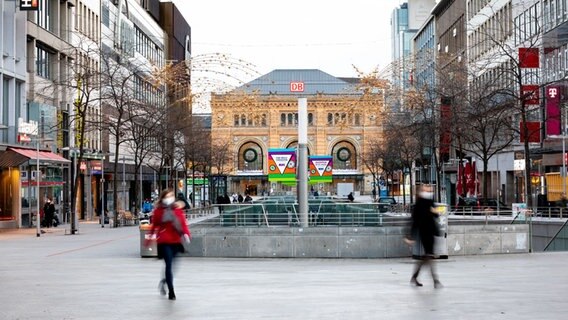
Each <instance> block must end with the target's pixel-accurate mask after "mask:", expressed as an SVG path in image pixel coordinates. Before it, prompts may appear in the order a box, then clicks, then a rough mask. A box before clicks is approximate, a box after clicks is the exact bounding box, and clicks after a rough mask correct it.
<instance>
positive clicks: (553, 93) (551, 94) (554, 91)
mask: <svg viewBox="0 0 568 320" xmlns="http://www.w3.org/2000/svg"><path fill="white" fill-rule="evenodd" d="M546 95H547V96H548V98H550V99H558V98H560V90H559V89H558V87H548V88H546Z"/></svg>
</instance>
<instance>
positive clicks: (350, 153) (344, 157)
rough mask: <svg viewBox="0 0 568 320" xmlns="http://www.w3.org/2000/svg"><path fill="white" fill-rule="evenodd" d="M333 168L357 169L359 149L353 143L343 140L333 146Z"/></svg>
mask: <svg viewBox="0 0 568 320" xmlns="http://www.w3.org/2000/svg"><path fill="white" fill-rule="evenodd" d="M331 154H332V156H333V169H343V170H356V169H357V151H356V150H355V147H354V146H353V144H351V143H350V142H347V141H341V142H339V143H337V144H336V145H335V146H333V150H332V153H331Z"/></svg>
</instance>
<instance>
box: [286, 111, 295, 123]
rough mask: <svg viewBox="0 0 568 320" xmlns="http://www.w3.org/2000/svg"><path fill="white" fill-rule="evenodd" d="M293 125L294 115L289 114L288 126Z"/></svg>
mask: <svg viewBox="0 0 568 320" xmlns="http://www.w3.org/2000/svg"><path fill="white" fill-rule="evenodd" d="M293 123H294V114H293V113H288V122H287V123H286V125H288V126H291V125H292V124H293Z"/></svg>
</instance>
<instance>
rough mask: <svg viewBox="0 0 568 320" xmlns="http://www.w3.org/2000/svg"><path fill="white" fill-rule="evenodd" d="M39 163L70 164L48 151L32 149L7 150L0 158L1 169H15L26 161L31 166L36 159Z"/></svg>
mask: <svg viewBox="0 0 568 320" xmlns="http://www.w3.org/2000/svg"><path fill="white" fill-rule="evenodd" d="M38 158H39V161H40V163H42V162H43V163H46V162H47V163H58V164H61V163H70V162H71V161H69V160H67V159H65V158H63V157H62V156H60V155H58V154H55V153H53V152H49V151H42V150H40V151H39V157H38V152H37V151H36V150H33V149H20V148H8V149H6V151H5V152H3V154H2V156H0V166H2V167H17V166H19V165H21V164H22V163H24V162H26V161H31V162H32V164H33V163H34V160H36V159H38Z"/></svg>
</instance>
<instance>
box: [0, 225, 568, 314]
mask: <svg viewBox="0 0 568 320" xmlns="http://www.w3.org/2000/svg"><path fill="white" fill-rule="evenodd" d="M68 227H69V226H68V225H67V226H66V225H63V226H60V227H57V228H55V229H53V228H52V229H49V230H48V229H45V230H46V233H44V234H42V235H41V237H39V238H37V237H36V236H35V230H30V229H21V230H12V231H3V232H0V256H1V259H0V283H1V284H2V286H1V288H2V289H1V290H0V319H9V320H11V319H106V320H108V319H137V320H140V319H178V320H180V319H357V320H361V319H566V317H567V314H568V304H567V303H566V293H567V292H568V272H566V266H567V264H568V253H566V252H559V253H532V254H509V255H485V256H466V257H451V256H450V257H449V259H447V260H440V261H438V262H437V267H438V272H439V275H440V280H441V281H442V283H443V285H444V287H443V288H441V289H434V288H433V285H432V281H431V278H430V274H429V270H427V269H426V270H423V273H422V274H421V276H420V280H421V281H422V282H423V283H424V287H421V288H417V287H411V286H410V285H409V279H410V275H411V272H412V268H413V261H412V260H411V259H410V258H404V259H235V258H191V257H180V258H179V259H178V260H177V261H176V262H177V267H176V270H175V286H176V294H177V300H176V301H169V300H167V299H166V298H164V297H162V296H160V295H159V293H158V289H157V285H158V280H159V279H160V273H161V272H162V268H163V263H162V262H161V261H157V260H156V259H154V258H140V255H139V248H140V236H139V230H138V227H136V226H132V227H121V228H116V229H114V228H108V226H107V227H105V228H101V227H100V225H97V224H94V223H81V224H80V225H79V233H78V234H76V235H66V233H65V228H68Z"/></svg>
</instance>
